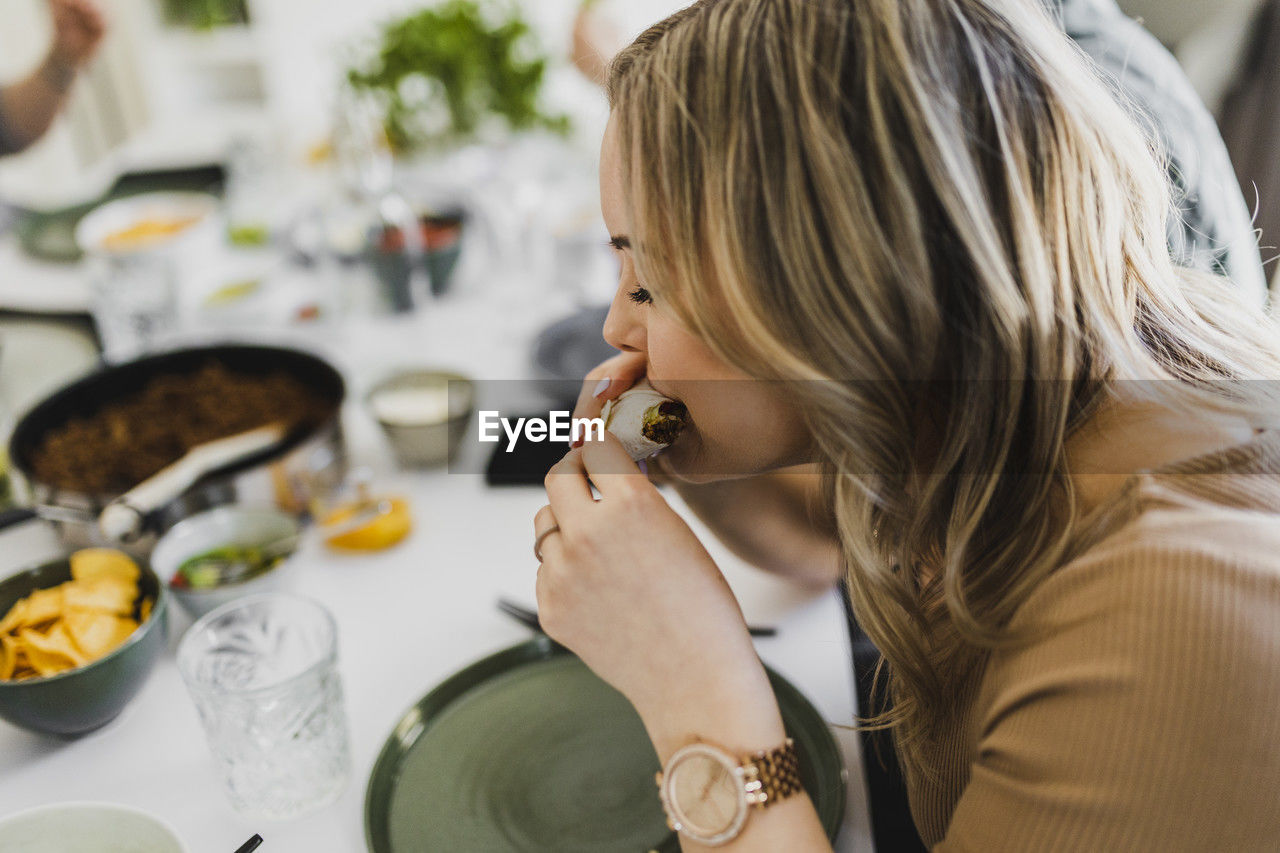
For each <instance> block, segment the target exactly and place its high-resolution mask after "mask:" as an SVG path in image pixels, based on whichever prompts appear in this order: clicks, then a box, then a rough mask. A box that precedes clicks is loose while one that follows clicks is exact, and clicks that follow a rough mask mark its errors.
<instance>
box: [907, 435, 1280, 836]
mask: <svg viewBox="0 0 1280 853" xmlns="http://www.w3.org/2000/svg"><path fill="white" fill-rule="evenodd" d="M1105 509H1107V510H1108V511H1107V512H1105V513H1099V514H1096V516H1095V517H1101V518H1105V521H1100V522H1099V524H1100V525H1103V527H1101V528H1099V529H1095V530H1093V531H1091V532H1090V541H1093V542H1094V544H1092V545H1091V546H1089V547H1088V548H1087V549H1086V550H1085V551H1083V552H1081V553H1080V555H1079V556H1077V557H1076V558H1075V559H1073V560H1071V561H1070V562H1069V563H1067V564H1066V565H1064V566H1063V567H1062V568H1061V569H1059V570H1057V571H1056V572H1055V573H1054V574H1053V575H1051V576H1050V577H1049V579H1048V580H1046V581H1045V582H1044V583H1043V584H1042V585H1041V586H1040V587H1039V588H1038V589H1037V590H1036V591H1035V592H1034V593H1033V594H1032V596H1031V597H1030V598H1029V599H1028V600H1027V602H1026V603H1025V604H1024V605H1023V606H1022V607H1021V608H1020V609H1019V611H1018V613H1017V615H1016V616H1015V618H1014V620H1013V622H1012V627H1013V628H1014V629H1015V630H1021V629H1028V630H1029V631H1031V632H1034V633H1033V634H1032V636H1033V637H1035V639H1034V640H1033V641H1032V642H1029V643H1028V644H1025V645H1024V646H1022V647H1020V648H1016V649H1013V650H1009V651H1000V652H996V653H993V654H992V655H991V657H990V658H989V660H988V662H987V665H986V667H985V669H984V670H983V671H982V673H981V675H980V677H978V678H977V679H976V680H975V682H974V683H973V684H972V685H971V686H970V689H969V690H968V692H967V695H968V699H967V702H966V703H965V705H964V707H963V708H962V709H961V711H960V713H959V714H958V715H957V718H956V719H955V721H954V723H953V725H952V726H951V727H949V729H948V730H945V731H943V732H940V733H939V735H940V736H939V737H938V738H937V740H936V742H937V743H938V744H940V746H939V748H938V752H937V753H936V755H937V762H936V766H938V767H940V768H941V775H940V776H939V777H938V778H937V779H933V780H927V779H920V778H914V779H910V780H908V788H909V792H910V796H911V806H912V811H913V813H914V816H915V820H916V824H917V826H918V827H919V828H920V832H921V834H922V836H923V837H924V840H925V842H926V843H927V844H928V845H930V846H931V847H933V849H934V850H943V851H961V850H963V851H1006V850H1008V851H1038V850H1082V851H1113V850H1115V851H1130V850H1158V851H1178V850H1196V851H1200V850H1204V851H1232V853H1237V851H1248V850H1258V851H1262V850H1266V851H1280V434H1277V433H1275V432H1269V433H1263V434H1262V435H1260V436H1259V437H1257V438H1255V439H1254V440H1253V441H1251V442H1249V443H1247V444H1244V445H1240V446H1238V447H1234V448H1231V449H1229V450H1224V451H1220V452H1217V453H1212V454H1209V455H1205V456H1201V457H1198V458H1195V459H1193V460H1190V461H1187V462H1182V463H1178V464H1175V465H1170V466H1165V467H1163V468H1160V469H1157V470H1156V471H1154V472H1151V473H1147V474H1141V475H1139V476H1137V477H1135V478H1133V479H1131V480H1130V481H1129V482H1128V485H1127V487H1126V488H1125V489H1123V490H1122V491H1121V492H1119V493H1118V494H1117V495H1116V496H1114V497H1113V498H1111V499H1110V500H1109V501H1108V505H1107V506H1106V507H1105ZM934 845H936V846H934Z"/></svg>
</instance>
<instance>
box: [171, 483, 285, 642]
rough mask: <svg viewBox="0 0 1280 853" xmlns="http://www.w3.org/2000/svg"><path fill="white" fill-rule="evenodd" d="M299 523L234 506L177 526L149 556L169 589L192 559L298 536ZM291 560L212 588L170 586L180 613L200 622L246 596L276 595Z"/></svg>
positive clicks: (277, 513)
mask: <svg viewBox="0 0 1280 853" xmlns="http://www.w3.org/2000/svg"><path fill="white" fill-rule="evenodd" d="M301 527H302V526H301V525H300V524H299V523H298V520H297V519H296V518H294V517H293V516H292V515H289V514H288V513H285V512H281V511H280V510H278V509H270V508H259V507H245V506H237V505H234V504H231V505H228V506H220V507H216V508H214V509H210V510H206V511H204V512H201V513H197V514H195V515H193V516H191V517H190V518H185V519H183V520H182V521H179V522H178V523H177V524H175V525H174V526H173V527H171V528H169V530H168V531H167V532H166V533H165V534H164V535H163V536H161V537H160V540H159V541H158V542H156V547H155V550H153V551H152V552H151V558H150V560H151V567H152V568H153V569H155V572H156V576H157V577H159V578H160V582H161V583H163V584H165V585H166V586H168V584H169V581H170V580H172V579H173V576H174V575H175V574H176V573H177V571H178V569H179V567H181V566H182V564H183V563H185V562H186V561H187V560H189V559H191V558H192V557H196V556H199V555H200V554H204V553H206V552H208V551H212V550H213V549H214V548H221V547H224V546H226V545H267V544H269V543H272V542H276V541H279V540H281V539H284V538H285V537H288V536H296V535H298V533H299V532H300V531H301ZM292 565H293V559H292V558H291V557H285V559H284V561H283V562H281V563H280V564H279V565H277V566H275V567H273V568H271V569H268V570H267V571H266V572H265V573H263V574H260V575H257V576H255V577H252V578H249V579H248V580H244V581H240V582H239V583H231V584H224V585H222V586H216V587H213V588H212V589H182V588H177V587H173V586H168V590H169V592H171V593H173V597H174V598H175V599H177V601H178V603H179V604H181V605H182V608H183V609H184V610H186V611H187V612H188V613H190V614H191V615H192V617H194V618H196V619H199V618H200V617H201V616H203V615H204V614H206V613H208V612H209V611H210V610H213V609H214V608H217V607H221V606H222V605H224V604H226V603H227V602H229V601H234V600H235V599H237V598H240V597H241V596H245V595H253V594H255V593H259V592H277V591H279V590H282V589H285V588H287V587H288V586H289V584H290V582H291V580H292V574H293V572H292V570H291V569H292Z"/></svg>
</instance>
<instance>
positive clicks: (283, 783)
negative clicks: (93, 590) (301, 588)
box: [178, 594, 351, 819]
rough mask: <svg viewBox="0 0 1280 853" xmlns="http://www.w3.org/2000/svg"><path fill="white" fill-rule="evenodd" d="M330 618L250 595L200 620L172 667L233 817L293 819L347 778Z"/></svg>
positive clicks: (302, 602)
mask: <svg viewBox="0 0 1280 853" xmlns="http://www.w3.org/2000/svg"><path fill="white" fill-rule="evenodd" d="M337 639H338V636H337V625H336V623H335V622H334V619H333V615H332V614H331V613H330V612H329V611H328V610H326V609H325V608H324V607H323V606H321V605H320V604H318V603H316V602H314V601H311V600H310V599H306V598H299V597H296V596H290V595H282V594H267V595H255V596H249V597H246V598H242V599H239V600H237V601H233V602H231V603H229V604H226V605H224V606H222V607H219V608H218V609H217V610H214V611H213V612H212V613H209V614H208V615H206V616H204V617H203V618H201V619H200V620H199V621H198V622H196V623H195V624H194V625H193V626H191V628H190V629H189V630H188V631H187V633H186V634H185V635H184V636H183V638H182V641H181V643H180V645H179V646H178V669H179V670H180V671H181V673H182V678H183V681H185V682H186V685H187V690H188V691H189V692H190V694H191V698H192V700H193V701H194V702H195V705H196V710H197V711H198V712H199V714H200V722H201V723H202V724H203V726H204V730H205V735H206V736H207V738H208V741H209V747H210V749H211V750H212V751H213V755H214V758H215V759H216V760H217V762H218V765H219V766H220V768H221V771H222V777H223V782H224V784H225V785H226V789H227V794H228V796H229V797H230V798H231V803H232V805H233V806H235V808H236V810H237V811H240V812H241V813H243V814H246V815H254V816H261V817H265V818H272V819H286V818H292V817H296V816H298V815H300V814H304V813H306V812H310V811H314V810H316V809H318V808H321V807H323V806H325V805H327V804H329V803H331V802H333V801H334V800H336V799H337V798H338V796H340V795H341V793H342V791H343V789H344V788H345V787H346V784H347V780H348V778H349V776H350V773H351V756H350V747H349V744H348V734H347V731H348V725H347V716H346V711H345V708H344V703H343V695H342V681H341V679H340V677H339V675H338V672H337V660H338V645H337Z"/></svg>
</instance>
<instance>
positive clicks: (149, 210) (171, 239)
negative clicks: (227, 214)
mask: <svg viewBox="0 0 1280 853" xmlns="http://www.w3.org/2000/svg"><path fill="white" fill-rule="evenodd" d="M217 210H218V200H217V199H216V198H215V197H213V196H211V195H209V194H208V193H196V192H156V193H143V194H142V195H135V196H126V197H125V198H121V199H116V200H115V201H110V202H107V203H106V204H104V205H102V206H101V207H96V208H94V209H93V210H91V211H90V212H89V213H88V214H87V215H86V216H85V217H84V219H81V220H80V222H79V224H77V225H76V244H77V245H78V246H79V247H80V250H81V251H82V252H84V253H85V254H86V255H88V256H91V257H92V256H103V257H122V256H127V255H135V254H141V253H149V252H154V251H157V250H164V249H168V248H169V247H170V246H174V245H177V244H178V243H189V242H190V241H191V240H192V239H193V238H197V237H198V235H202V234H207V232H208V231H209V226H210V223H212V222H213V219H214V214H215V213H217ZM147 219H193V220H195V221H193V222H192V223H191V224H190V225H188V226H186V227H185V228H183V229H181V230H179V231H176V232H174V233H173V234H171V235H168V236H164V237H158V238H156V239H154V240H146V241H143V242H141V243H139V244H138V245H137V246H133V247H129V248H118V249H112V248H108V247H107V245H106V240H107V238H108V237H110V236H111V235H112V234H115V233H116V232H118V231H123V230H124V229H126V228H130V227H132V226H134V225H136V224H138V223H139V222H142V221H143V220H147Z"/></svg>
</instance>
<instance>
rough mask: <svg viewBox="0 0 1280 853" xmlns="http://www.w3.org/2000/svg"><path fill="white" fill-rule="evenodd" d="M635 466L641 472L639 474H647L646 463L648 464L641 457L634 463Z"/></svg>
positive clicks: (647, 467) (647, 466)
mask: <svg viewBox="0 0 1280 853" xmlns="http://www.w3.org/2000/svg"><path fill="white" fill-rule="evenodd" d="M636 466H637V467H638V468H639V469H640V473H641V474H645V475H648V473H649V465H648V464H647V463H646V462H645V461H644V460H643V459H641V460H640V461H639V462H637V463H636Z"/></svg>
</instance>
